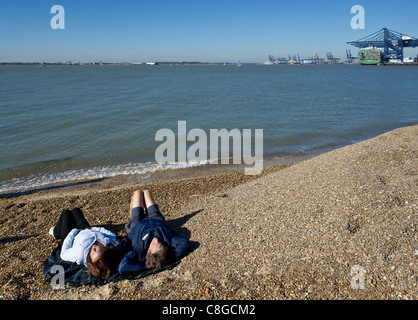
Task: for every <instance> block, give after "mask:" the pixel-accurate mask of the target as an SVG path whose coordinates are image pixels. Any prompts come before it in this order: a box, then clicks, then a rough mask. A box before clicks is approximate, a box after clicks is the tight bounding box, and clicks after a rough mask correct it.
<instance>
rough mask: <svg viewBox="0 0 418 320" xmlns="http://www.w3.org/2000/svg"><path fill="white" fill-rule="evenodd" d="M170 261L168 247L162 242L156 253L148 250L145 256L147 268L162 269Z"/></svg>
mask: <svg viewBox="0 0 418 320" xmlns="http://www.w3.org/2000/svg"><path fill="white" fill-rule="evenodd" d="M168 263H169V258H168V247H167V246H166V245H165V244H161V247H160V248H159V249H158V251H157V252H156V253H154V254H152V253H151V252H149V251H148V253H147V255H146V256H145V268H147V269H157V270H158V269H161V268H162V267H163V266H164V265H166V264H168Z"/></svg>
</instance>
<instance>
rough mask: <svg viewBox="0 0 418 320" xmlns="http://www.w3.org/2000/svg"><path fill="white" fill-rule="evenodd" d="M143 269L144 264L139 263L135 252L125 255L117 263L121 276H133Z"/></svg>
mask: <svg viewBox="0 0 418 320" xmlns="http://www.w3.org/2000/svg"><path fill="white" fill-rule="evenodd" d="M144 269H145V263H144V262H143V261H139V259H138V254H137V252H136V251H135V250H132V251H130V252H129V253H127V254H126V255H125V256H124V257H123V259H122V261H121V262H120V263H119V267H118V271H119V273H120V274H121V275H123V276H127V275H133V274H137V273H139V272H141V271H142V270H144Z"/></svg>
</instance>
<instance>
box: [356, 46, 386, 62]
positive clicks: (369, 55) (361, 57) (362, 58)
mask: <svg viewBox="0 0 418 320" xmlns="http://www.w3.org/2000/svg"><path fill="white" fill-rule="evenodd" d="M357 61H358V63H359V64H362V65H375V64H379V63H382V62H383V53H382V51H380V50H379V49H378V48H375V47H368V48H364V49H360V51H359V52H358V60H357Z"/></svg>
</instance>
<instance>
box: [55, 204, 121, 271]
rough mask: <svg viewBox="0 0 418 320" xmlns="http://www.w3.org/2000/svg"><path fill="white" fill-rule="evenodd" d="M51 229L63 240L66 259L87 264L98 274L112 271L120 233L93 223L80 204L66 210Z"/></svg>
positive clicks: (56, 236) (63, 257)
mask: <svg viewBox="0 0 418 320" xmlns="http://www.w3.org/2000/svg"><path fill="white" fill-rule="evenodd" d="M49 233H50V234H51V235H52V236H54V237H55V238H56V239H60V240H61V242H62V246H61V253H60V257H61V259H62V260H65V261H70V262H75V263H77V264H79V265H85V266H86V267H87V268H88V270H89V273H90V274H92V275H94V276H102V277H103V278H107V277H108V276H109V275H110V273H111V270H110V265H111V261H110V260H111V259H112V254H111V249H112V242H113V241H114V240H115V239H116V235H115V234H114V233H113V232H111V231H109V230H107V229H105V228H103V227H91V226H90V224H89V223H88V222H87V220H86V218H85V217H84V215H83V212H82V211H81V210H80V209H79V208H74V209H73V210H71V211H70V210H64V211H63V212H62V213H61V216H60V218H59V219H58V222H57V224H56V225H55V226H54V227H52V228H51V229H50V230H49Z"/></svg>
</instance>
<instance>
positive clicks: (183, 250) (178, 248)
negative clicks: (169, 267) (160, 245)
mask: <svg viewBox="0 0 418 320" xmlns="http://www.w3.org/2000/svg"><path fill="white" fill-rule="evenodd" d="M171 247H172V248H173V258H174V260H175V261H177V260H180V259H181V258H183V257H184V256H186V255H187V254H188V253H189V241H188V240H187V239H185V238H183V237H179V236H175V237H173V238H172V239H171Z"/></svg>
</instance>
